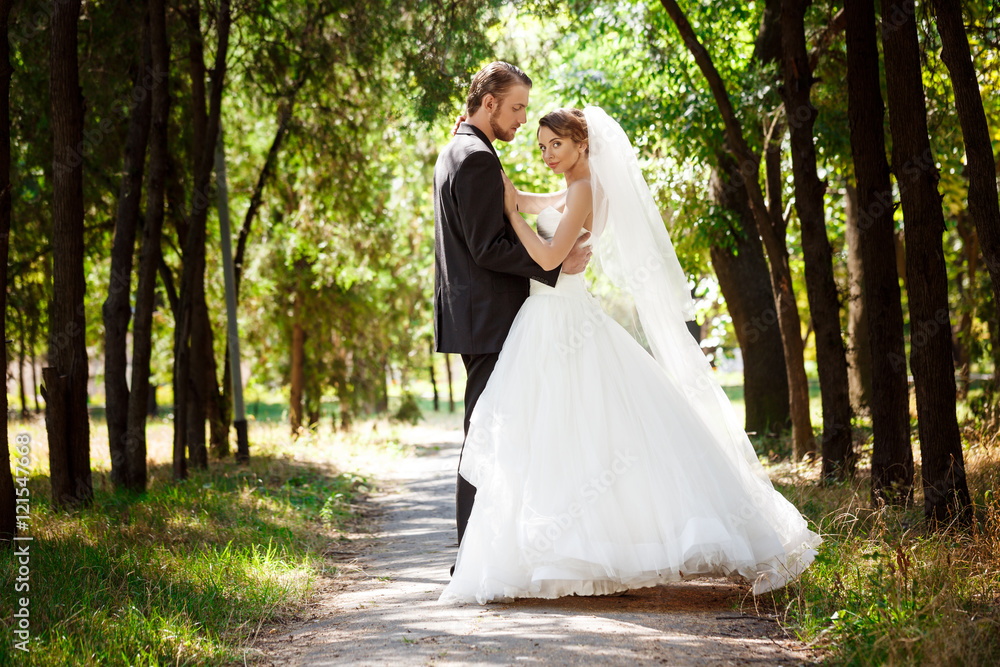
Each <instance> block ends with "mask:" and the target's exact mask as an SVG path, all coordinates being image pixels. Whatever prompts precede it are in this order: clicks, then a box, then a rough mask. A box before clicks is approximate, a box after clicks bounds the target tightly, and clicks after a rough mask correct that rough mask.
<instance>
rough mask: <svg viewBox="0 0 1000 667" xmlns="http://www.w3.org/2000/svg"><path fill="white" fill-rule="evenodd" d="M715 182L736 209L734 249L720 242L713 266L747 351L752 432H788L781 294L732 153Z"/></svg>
mask: <svg viewBox="0 0 1000 667" xmlns="http://www.w3.org/2000/svg"><path fill="white" fill-rule="evenodd" d="M717 160H718V161H719V165H720V166H719V168H718V169H715V170H713V172H712V178H711V180H710V184H709V193H710V196H711V197H712V200H713V201H714V202H715V203H716V204H718V205H719V206H721V207H723V208H725V209H726V210H728V211H730V212H731V213H732V219H733V222H732V229H731V231H730V234H729V237H730V238H731V239H732V247H730V246H729V245H724V244H722V243H714V244H713V245H712V247H711V249H710V251H709V252H710V256H711V260H712V267H713V268H714V269H715V275H716V278H718V280H719V289H720V290H721V291H722V295H723V297H724V298H725V299H726V308H727V309H728V311H729V316H730V317H731V318H732V320H733V330H734V331H735V333H736V339H737V341H738V342H739V345H740V350H741V351H742V353H743V393H744V395H745V396H746V423H745V425H744V427H745V428H746V430H747V431H751V432H756V433H770V432H774V431H775V430H779V431H780V430H784V429H785V428H786V426H787V423H788V420H789V400H788V374H787V372H786V366H785V363H786V362H785V350H784V347H783V345H782V338H781V332H780V329H779V327H778V325H777V319H778V315H777V313H776V311H775V292H774V290H773V288H772V281H771V276H770V274H769V271H768V264H767V260H766V259H765V258H764V248H763V247H762V246H761V243H760V235H759V234H758V233H757V228H756V224H755V223H754V220H753V211H752V210H751V209H750V204H749V200H748V199H747V197H746V192H745V191H744V190H743V188H742V187H740V185H739V179H742V178H743V176H742V175H741V174H740V173H739V168H738V165H737V163H736V161H735V160H733V159H732V157H730V156H729V155H725V154H720V155H718V157H717Z"/></svg>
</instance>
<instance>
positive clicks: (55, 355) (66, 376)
mask: <svg viewBox="0 0 1000 667" xmlns="http://www.w3.org/2000/svg"><path fill="white" fill-rule="evenodd" d="M79 17H80V0H54V1H53V3H52V19H51V27H50V28H49V30H50V32H51V42H50V44H51V52H50V67H51V76H50V80H49V88H50V91H51V92H50V94H51V98H52V100H51V101H52V148H53V156H52V159H53V165H52V166H53V179H52V265H53V271H52V303H51V309H52V310H51V316H50V318H49V322H50V333H49V363H50V364H51V370H50V377H52V378H55V377H58V378H59V380H58V381H56V382H54V383H53V385H52V387H51V388H49V387H47V389H49V396H48V398H47V400H46V403H47V404H49V405H51V404H52V403H55V402H58V403H59V404H60V405H59V406H58V407H57V410H58V411H59V412H60V413H61V414H56V415H53V416H54V417H55V418H54V419H53V420H52V422H51V423H49V422H47V431H48V436H49V461H50V469H51V472H52V500H53V503H54V504H55V505H56V506H65V505H76V504H80V503H89V502H90V501H91V499H92V498H93V494H94V490H93V485H92V482H91V474H90V422H89V419H88V415H87V378H88V375H89V367H88V365H87V347H86V341H85V335H86V326H87V323H86V320H85V319H84V290H85V285H86V282H85V279H84V272H83V156H81V155H80V154H79V152H78V147H79V146H80V145H81V142H82V140H83V95H82V93H81V90H80V73H79V65H78V57H77V23H78V21H79ZM60 392H61V393H60Z"/></svg>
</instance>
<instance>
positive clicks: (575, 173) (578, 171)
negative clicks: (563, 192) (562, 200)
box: [564, 159, 590, 187]
mask: <svg viewBox="0 0 1000 667" xmlns="http://www.w3.org/2000/svg"><path fill="white" fill-rule="evenodd" d="M564 176H565V178H566V187H569V186H570V185H572V184H573V183H576V182H577V181H579V180H587V179H589V178H590V163H589V162H588V161H587V160H586V159H581V160H580V161H579V162H577V163H576V164H575V165H573V168H572V169H570V170H569V171H567V172H566V173H565V174H564Z"/></svg>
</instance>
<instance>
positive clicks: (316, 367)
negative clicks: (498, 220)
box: [0, 0, 1000, 664]
mask: <svg viewBox="0 0 1000 667" xmlns="http://www.w3.org/2000/svg"><path fill="white" fill-rule="evenodd" d="M852 4H853V3H852ZM857 6H860V7H861V9H857V10H856V11H857V13H855V14H851V13H850V12H849V11H848V10H849V9H854V7H845V5H844V3H843V2H837V1H834V0H830V1H827V2H811V3H810V2H793V1H789V0H786V1H785V2H781V1H780V0H768V1H767V2H747V3H737V2H718V1H712V0H705V1H702V2H688V3H683V5H682V6H679V5H678V3H674V2H662V3H655V2H632V1H622V2H609V3H602V2H584V1H568V2H556V1H554V0H546V1H539V2H516V3H508V2H484V1H476V2H450V3H448V2H430V3H428V2H417V1H404V2H399V3H388V2H361V1H358V2H330V1H328V0H309V1H307V2H249V1H245V2H240V1H233V2H231V1H228V0H220V1H219V2H211V1H208V2H206V1H201V0H193V1H191V2H188V1H186V0H150V1H149V2H142V3H125V2H120V1H95V2H85V3H81V2H79V1H71V0H55V1H54V2H42V1H40V0H24V1H22V2H10V1H5V2H0V24H2V25H3V26H4V28H5V31H4V34H6V35H7V41H6V51H3V50H2V49H0V56H3V57H0V62H9V63H10V69H9V70H5V71H4V72H2V73H0V74H3V76H2V77H0V83H4V84H6V87H5V89H7V90H8V94H7V95H6V99H7V100H8V103H7V105H6V106H4V107H3V108H4V109H6V112H7V115H6V116H4V115H0V133H4V134H5V139H6V141H4V142H0V147H3V146H7V147H8V150H7V153H8V154H9V155H8V156H7V159H3V160H0V178H2V180H3V183H0V185H5V184H6V183H8V182H9V186H6V187H5V189H4V190H3V195H2V197H0V213H2V216H0V218H2V219H0V222H2V223H3V225H4V229H3V230H0V231H2V232H3V235H2V236H3V241H4V243H5V244H6V252H7V255H8V258H7V262H6V273H5V275H4V290H3V294H4V298H5V299H6V301H5V310H4V312H5V317H6V319H5V332H6V337H7V339H8V342H7V357H6V362H7V406H8V408H7V421H6V424H7V432H8V441H9V442H10V445H11V449H10V452H11V462H12V467H13V470H12V475H11V476H10V477H7V478H6V479H0V482H3V484H0V487H2V488H0V491H2V492H3V494H4V497H5V498H7V497H8V496H7V494H8V491H11V492H14V491H15V490H16V489H18V488H19V489H29V490H30V498H31V505H30V507H31V512H32V514H31V519H30V523H26V524H23V525H20V526H17V525H16V524H15V520H16V519H17V516H16V512H14V511H12V510H15V509H16V508H17V505H16V504H15V502H14V501H13V500H11V501H9V502H8V501H7V500H5V499H0V501H2V503H3V504H2V509H3V512H2V513H0V514H2V515H3V518H4V521H5V522H6V523H3V525H2V526H0V532H3V531H5V532H3V536H4V538H5V540H7V541H8V542H9V541H10V538H11V537H12V536H13V535H14V534H15V533H19V534H21V535H32V536H34V537H35V539H36V540H38V541H37V542H36V543H35V544H36V549H37V551H36V554H38V558H39V559H40V560H36V561H33V567H34V568H36V569H35V570H33V577H35V579H33V581H44V582H45V586H44V589H43V590H44V593H40V594H39V596H38V597H35V598H33V601H32V604H33V605H34V606H33V607H32V609H33V614H34V615H33V617H32V633H33V634H32V636H33V641H35V642H37V644H36V646H37V647H40V648H42V647H43V650H36V651H35V652H33V653H32V654H30V656H29V657H28V658H26V659H28V660H30V661H31V662H32V664H65V663H67V662H81V663H90V664H98V663H101V664H105V663H114V664H119V663H120V664H132V663H134V662H144V663H148V664H158V663H159V662H167V661H170V662H173V661H174V660H175V659H176V660H179V661H181V662H185V661H187V662H188V663H189V664H201V663H206V664H209V663H214V662H216V661H218V660H220V659H224V658H225V659H235V656H242V655H252V654H253V648H252V645H253V638H254V636H255V633H256V632H257V631H258V630H259V627H260V626H261V624H262V623H270V622H276V621H277V620H280V618H281V617H282V615H283V614H288V613H291V612H290V611H289V610H293V609H294V608H295V605H297V604H301V602H302V600H305V599H307V598H308V595H309V589H310V586H311V582H313V581H314V580H315V578H316V577H318V576H323V573H324V572H325V571H326V570H327V569H329V567H330V565H329V563H327V562H326V561H325V560H324V555H323V554H324V546H323V543H324V542H323V541H324V540H329V539H337V536H338V535H340V534H341V533H342V532H343V531H345V530H353V529H354V528H352V526H355V524H354V523H352V522H355V521H356V520H358V517H357V516H356V514H357V511H356V509H357V508H358V507H360V506H361V504H363V498H364V496H365V494H366V493H368V492H369V491H371V490H372V489H373V488H376V487H377V475H375V474H374V471H377V469H378V463H377V461H378V460H380V459H381V458H384V457H390V458H391V457H398V456H406V455H408V454H409V453H411V451H410V450H411V449H412V448H409V447H408V446H407V445H406V439H407V436H406V432H407V429H409V428H420V427H421V426H420V425H421V424H422V425H424V426H427V425H431V426H434V427H438V426H440V427H442V428H443V427H448V428H455V427H460V423H461V421H460V420H461V414H462V412H463V405H462V401H461V397H462V392H463V390H464V369H463V368H462V364H461V360H460V359H459V358H458V357H457V356H456V355H447V356H446V355H440V354H435V353H433V335H432V334H433V327H432V302H433V278H434V277H433V264H434V251H433V240H434V238H433V237H434V232H433V204H432V172H433V167H434V161H435V159H436V156H437V154H438V152H439V151H440V150H441V148H442V147H443V146H444V145H445V144H446V143H447V141H448V140H449V137H450V131H451V128H452V126H453V124H454V118H455V117H456V116H457V115H458V114H459V113H460V112H461V111H462V103H463V101H464V95H465V90H466V88H467V86H468V81H469V79H470V77H471V75H472V74H473V73H474V72H475V71H476V70H477V69H478V68H479V67H481V66H482V65H483V64H485V63H486V62H489V61H490V60H492V59H494V58H500V59H504V60H508V61H511V62H514V63H516V64H518V65H519V66H520V67H522V68H523V69H524V70H525V71H526V72H527V73H528V74H529V76H531V78H532V80H533V82H534V86H533V88H532V92H531V105H530V107H529V114H528V117H529V122H528V125H526V126H525V127H523V128H521V130H520V131H519V132H518V135H517V137H516V139H515V140H514V141H513V142H512V143H510V144H503V143H500V144H498V146H497V148H498V151H499V153H500V157H501V160H502V161H503V163H504V165H505V168H506V171H507V173H508V174H509V175H510V176H511V178H512V179H513V180H514V182H515V183H516V184H517V185H518V186H519V187H521V188H522V189H525V190H531V191H550V190H555V189H559V188H560V187H561V186H560V182H559V180H558V179H557V178H556V177H554V176H553V175H551V174H549V173H546V172H547V170H546V169H545V168H544V164H543V163H542V161H541V160H540V158H539V155H538V151H537V146H536V144H535V141H534V128H535V127H536V126H537V119H538V118H539V117H540V116H542V115H543V114H544V113H546V112H547V111H549V110H552V109H554V108H557V107H561V106H583V105H585V104H596V105H600V106H602V107H603V108H605V109H606V110H607V111H608V112H609V113H610V114H611V115H612V116H613V117H614V118H616V119H618V120H619V122H620V123H621V124H622V126H623V127H624V128H625V130H626V132H627V133H628V135H629V136H630V138H631V140H632V142H633V145H634V146H635V147H636V150H637V154H638V157H639V159H640V162H641V164H642V166H643V169H644V172H645V174H646V178H647V181H648V182H649V184H650V187H651V189H652V191H653V193H654V195H655V197H656V198H657V201H658V203H659V204H660V206H661V210H662V212H663V215H664V220H665V224H666V225H667V226H668V229H669V231H670V234H671V237H672V239H673V242H674V244H675V247H676V249H677V252H678V256H679V258H680V261H681V264H682V266H683V267H684V269H685V271H686V272H687V273H688V276H689V278H690V282H691V286H692V288H693V290H694V295H695V297H696V299H697V303H698V316H697V321H696V322H695V323H694V325H693V326H692V332H693V333H694V334H695V335H696V336H697V337H698V338H699V340H700V341H701V343H702V347H703V348H704V349H705V351H706V354H707V355H709V358H710V360H711V361H712V362H713V364H714V365H715V366H716V367H717V376H718V379H719V381H720V383H721V384H723V385H724V387H725V390H726V392H727V394H729V396H730V397H731V398H732V399H733V402H734V407H735V408H736V410H737V412H738V414H739V415H740V418H741V420H743V421H744V423H745V426H746V428H747V431H748V432H750V433H751V437H752V440H753V442H754V445H755V447H756V448H757V451H758V454H759V455H760V456H761V458H762V460H763V461H765V462H766V463H767V464H768V466H769V469H770V470H771V471H772V477H773V478H774V480H775V482H776V484H778V485H779V488H781V489H782V491H783V492H786V493H788V494H789V495H790V497H791V498H792V499H793V500H794V501H795V502H796V503H797V506H799V508H800V509H802V510H803V512H804V513H805V514H806V515H807V516H808V517H809V518H810V519H811V520H813V521H815V522H816V524H817V526H819V527H820V528H821V529H822V531H823V532H824V534H825V535H826V536H827V542H826V544H827V546H825V547H824V552H823V553H822V554H821V558H820V561H819V563H818V565H817V567H815V568H814V569H813V570H812V571H810V573H808V574H807V576H806V577H805V578H804V579H803V582H802V583H801V586H799V585H796V586H793V587H789V589H788V590H787V591H785V593H783V594H782V595H784V596H785V597H781V598H780V599H777V600H775V602H774V604H775V609H778V610H781V611H782V619H783V622H785V623H787V624H788V627H791V628H795V629H796V632H799V633H801V635H802V636H803V637H804V638H807V639H808V640H809V641H814V642H816V643H817V645H819V646H824V647H827V648H829V647H831V646H833V647H835V648H829V650H831V651H833V653H832V655H833V656H834V659H835V660H837V659H843V660H845V661H851V660H856V661H862V662H867V661H874V662H879V661H902V662H912V663H919V662H922V661H928V660H930V661H935V660H940V661H941V662H949V661H953V660H959V661H966V662H969V663H977V662H982V661H988V657H990V656H996V655H997V651H998V650H1000V649H998V641H997V639H996V637H997V636H998V632H997V630H998V628H1000V625H998V620H997V619H998V614H1000V612H998V605H1000V585H998V575H997V567H996V553H997V548H998V547H1000V537H998V528H997V525H996V521H997V517H998V512H1000V509H998V507H1000V505H998V501H997V498H996V493H997V473H998V463H997V460H998V454H997V431H998V429H1000V416H998V415H1000V411H998V407H997V405H998V396H1000V395H998V393H997V391H996V388H997V382H998V380H997V372H998V370H997V369H998V360H1000V324H998V322H1000V320H998V303H997V302H998V297H997V294H998V287H997V284H998V277H997V272H998V271H1000V266H998V252H1000V250H998V243H1000V242H998V237H1000V213H998V212H997V207H998V205H997V192H996V177H997V173H1000V161H998V159H997V154H998V153H997V147H998V146H1000V109H998V104H1000V102H998V100H1000V96H998V94H997V93H998V88H1000V50H998V47H1000V19H998V14H1000V7H998V6H997V4H996V2H992V1H991V0H977V1H970V2H962V3H958V2H954V3H952V2H944V1H943V0H942V1H938V2H919V3H916V4H914V3H912V2H882V3H878V4H877V5H876V4H875V3H867V2H862V3H858V5H857ZM956 7H958V10H957V19H956V9H955V8H956ZM956 20H957V23H956ZM877 21H878V22H879V23H878V25H880V26H881V28H882V30H881V31H879V32H878V33H876V32H875V26H876V22H877ZM866 30H867V31H868V32H866ZM876 35H877V37H876ZM852 39H853V40H854V41H853V42H852V41H851V40H852ZM865 40H868V41H865ZM963 44H964V45H965V47H964V48H965V50H964V51H963V50H962V45H963ZM864 47H867V50H866V48H864ZM866 59H867V60H866ZM970 67H971V68H972V69H971V72H972V75H973V77H972V80H971V84H970V81H969V77H968V73H969V71H970V69H969V68H970ZM963 68H964V69H963ZM866 73H867V74H868V76H867V77H866ZM720 86H721V87H722V88H721V93H720ZM973 91H974V92H975V95H973V94H972V93H973ZM977 100H978V116H977V114H976V103H977V102H976V101H977ZM883 110H885V111H887V113H886V114H884V115H883ZM980 117H981V119H982V121H983V122H981V123H979V122H977V119H978V118H980ZM897 119H900V120H898V121H897ZM914 119H916V120H914ZM921 119H923V120H922V121H921ZM984 128H985V132H983V130H984ZM865 132H867V133H868V134H865ZM921 135H922V138H921ZM810 149H811V150H810ZM879 156H881V157H879ZM984 156H985V157H986V158H988V160H987V161H984V159H983V158H984ZM0 157H3V156H2V155H0ZM987 162H988V164H987ZM223 165H224V167H225V168H224V170H223V169H222V166H223ZM890 165H893V169H892V176H893V178H894V180H893V181H892V182H890V180H889V178H890ZM984 165H985V166H984ZM223 172H224V173H225V178H224V179H223V180H220V174H222V173H223ZM220 183H224V185H225V187H220ZM901 183H902V185H901ZM984 183H986V184H988V185H989V184H991V185H989V187H987V188H984V186H983V184H984ZM989 188H992V189H991V190H990V189H989ZM928 202H929V203H928ZM223 225H225V226H226V228H227V229H229V230H230V233H231V236H232V246H233V253H234V254H235V272H234V278H235V282H236V285H237V286H238V330H239V336H240V338H239V344H240V348H241V349H240V352H241V364H240V368H241V370H242V378H243V381H244V399H245V402H246V415H247V420H248V421H249V423H250V429H249V436H250V437H249V462H246V461H242V460H240V461H237V460H236V456H235V455H236V448H237V438H236V435H235V432H234V431H233V428H232V422H233V419H234V414H233V412H234V398H233V391H232V377H231V367H230V364H229V358H230V354H231V350H230V345H229V344H230V342H232V341H231V339H230V338H229V337H228V336H227V334H226V327H227V309H226V299H225V280H224V274H225V270H226V266H225V265H224V262H223V259H222V252H221V247H222V235H221V231H222V229H223ZM876 286H877V289H876ZM866 289H867V290H868V291H866ZM601 291H603V288H602V289H601ZM605 299H606V303H607V305H608V307H609V308H610V309H611V310H612V311H613V314H614V315H615V317H616V318H617V319H619V320H620V321H621V322H622V324H623V325H625V326H626V327H630V326H631V324H632V322H633V317H632V315H631V312H630V310H629V307H628V304H627V303H625V304H623V303H621V302H620V301H619V300H617V299H615V298H614V295H613V294H610V293H608V294H605ZM46 368H49V369H51V370H50V371H49V372H50V373H51V375H50V378H51V379H50V381H49V382H46V381H45V379H44V378H45V371H44V369H46ZM43 386H44V389H43ZM45 396H48V397H49V400H46V399H45V398H44V397H45ZM46 419H48V422H46ZM929 462H930V463H929ZM2 477H4V476H3V475H0V478H2ZM928 489H930V491H931V492H930V493H928ZM251 494H256V495H251ZM9 497H10V498H11V499H13V498H14V494H13V493H10V494H9ZM258 499H259V500H258ZM258 502H260V503H262V504H261V505H257V504H255V503H258ZM248 507H253V508H255V510H256V511H254V512H252V513H251V514H250V515H247V514H246V513H245V510H246V508H248ZM241 508H242V509H241ZM263 514H268V516H267V517H264V516H263ZM4 558H5V559H7V558H8V557H7V556H5V557H4ZM60 563H74V564H76V567H75V568H68V569H61V568H60V566H59V564H60ZM219 568H221V571H222V572H224V573H225V576H228V577H229V578H230V580H229V581H228V582H227V581H222V580H220V578H219V574H218V571H217V570H218V569H219ZM16 577H17V567H16V564H15V562H14V560H13V559H10V560H9V561H8V560H5V561H4V569H3V583H4V586H5V591H7V590H13V589H14V582H15V580H16ZM60 582H62V583H60ZM178 582H183V583H184V584H185V586H187V593H185V594H184V595H182V596H181V597H180V598H178V597H176V596H175V594H174V593H173V592H169V591H173V590H174V589H173V588H171V585H172V584H175V583H178ZM261 582H266V585H260V583H261ZM63 584H65V585H63ZM250 589H254V591H255V592H254V595H257V594H259V596H260V597H259V599H257V598H254V600H251V601H250V602H249V603H247V604H243V603H244V602H246V596H248V595H250V593H248V590H250ZM218 599H222V600H224V601H225V602H226V605H222V606H223V607H225V606H231V607H242V609H241V611H240V612H239V613H238V614H237V615H236V616H235V617H233V616H227V615H226V614H225V613H223V612H221V611H220V610H219V605H217V604H215V602H216V601H217V600H218ZM3 604H4V606H3V607H2V610H3V612H4V619H5V620H4V623H6V624H7V625H5V626H4V635H3V637H2V638H0V648H2V649H3V652H4V653H5V654H6V655H14V654H13V653H12V651H13V650H14V649H13V642H14V639H13V637H14V635H13V634H12V631H13V629H14V626H15V623H14V622H12V621H11V619H12V618H13V616H12V615H13V612H14V607H13V606H12V605H14V604H15V602H14V601H13V600H6V599H5V601H4V603H3ZM98 609H100V610H102V611H100V612H98V611H97V610H98ZM8 611H10V613H8ZM883 636H886V637H889V639H888V640H884V639H881V637H883ZM8 649H9V650H8ZM137 655H138V656H141V658H135V657H134V656H137Z"/></svg>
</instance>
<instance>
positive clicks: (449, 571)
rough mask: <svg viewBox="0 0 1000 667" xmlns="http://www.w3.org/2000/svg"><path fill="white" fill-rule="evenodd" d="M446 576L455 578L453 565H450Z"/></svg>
mask: <svg viewBox="0 0 1000 667" xmlns="http://www.w3.org/2000/svg"><path fill="white" fill-rule="evenodd" d="M448 574H450V575H451V576H453V577H454V576H455V566H454V565H452V566H451V569H450V570H448Z"/></svg>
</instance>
